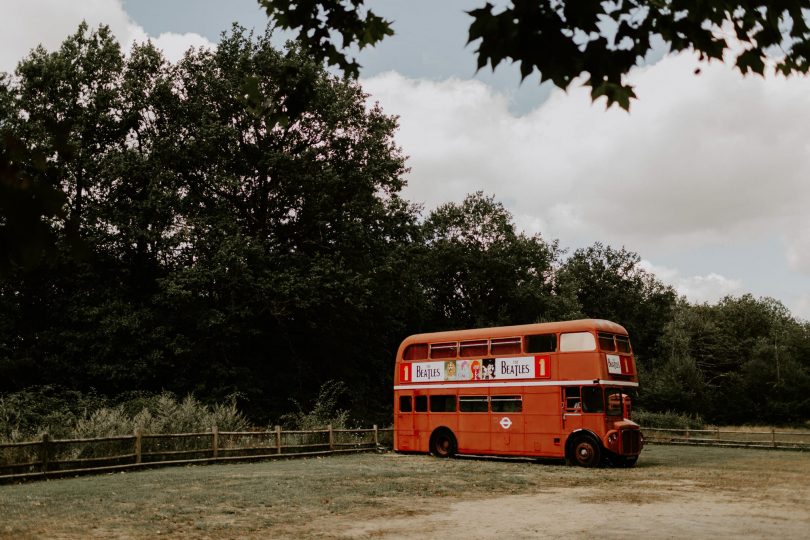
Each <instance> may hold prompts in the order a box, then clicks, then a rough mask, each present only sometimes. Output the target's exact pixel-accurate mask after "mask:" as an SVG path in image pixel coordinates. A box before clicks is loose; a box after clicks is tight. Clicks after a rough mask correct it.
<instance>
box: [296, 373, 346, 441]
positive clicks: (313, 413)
mask: <svg viewBox="0 0 810 540" xmlns="http://www.w3.org/2000/svg"><path fill="white" fill-rule="evenodd" d="M348 391H349V389H348V387H347V386H346V385H345V384H344V383H343V382H342V381H326V382H325V383H323V385H321V388H320V390H319V391H318V397H316V398H315V401H314V403H313V404H312V407H311V408H310V410H309V411H305V410H304V408H303V407H302V406H301V404H300V403H299V402H298V401H296V400H295V399H293V400H292V402H293V404H294V405H295V407H296V409H298V410H297V411H295V412H292V413H288V414H285V415H283V416H282V417H281V423H282V424H283V425H285V426H286V427H289V428H290V429H300V430H313V429H323V428H325V427H326V426H329V425H331V426H332V428H333V429H345V428H347V427H348V425H347V424H348V420H349V412H348V411H347V410H345V409H341V408H340V402H341V400H343V399H345V398H346V397H347V395H348Z"/></svg>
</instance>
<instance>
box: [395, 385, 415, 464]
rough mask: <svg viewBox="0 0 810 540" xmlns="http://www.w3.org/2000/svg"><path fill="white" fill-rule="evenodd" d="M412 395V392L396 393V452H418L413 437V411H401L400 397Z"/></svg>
mask: <svg viewBox="0 0 810 540" xmlns="http://www.w3.org/2000/svg"><path fill="white" fill-rule="evenodd" d="M407 395H410V392H395V393H394V410H395V411H396V412H395V413H394V450H397V451H406V452H407V451H410V450H416V447H415V446H416V442H415V440H414V436H413V411H411V412H400V411H399V397H400V396H407Z"/></svg>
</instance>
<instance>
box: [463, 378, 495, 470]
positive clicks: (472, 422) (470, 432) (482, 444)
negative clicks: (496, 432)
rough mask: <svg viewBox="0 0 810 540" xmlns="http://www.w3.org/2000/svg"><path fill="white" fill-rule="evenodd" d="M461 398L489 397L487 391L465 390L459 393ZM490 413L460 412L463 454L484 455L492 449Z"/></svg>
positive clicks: (477, 389) (478, 389)
mask: <svg viewBox="0 0 810 540" xmlns="http://www.w3.org/2000/svg"><path fill="white" fill-rule="evenodd" d="M458 395H459V397H461V396H465V395H466V396H479V397H484V398H485V399H486V398H487V397H488V396H487V392H486V390H484V391H482V390H481V389H480V388H464V389H460V390H459V392H458ZM489 431H490V430H489V412H487V411H486V410H484V411H483V412H460V413H459V415H458V433H456V437H457V438H458V451H459V453H461V454H483V453H486V451H487V450H488V449H489V447H490V434H489Z"/></svg>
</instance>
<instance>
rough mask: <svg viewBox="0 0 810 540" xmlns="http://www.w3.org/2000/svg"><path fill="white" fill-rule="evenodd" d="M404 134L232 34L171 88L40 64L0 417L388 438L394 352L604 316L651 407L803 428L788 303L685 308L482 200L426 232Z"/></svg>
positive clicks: (648, 281) (612, 257)
mask: <svg viewBox="0 0 810 540" xmlns="http://www.w3.org/2000/svg"><path fill="white" fill-rule="evenodd" d="M395 129H396V121H395V119H394V118H391V117H389V116H386V115H385V114H384V113H383V111H382V110H380V109H379V107H377V106H372V105H370V104H368V103H367V102H366V96H365V95H364V94H363V92H362V89H361V88H360V87H359V86H358V85H357V84H356V83H353V82H349V81H345V80H340V79H338V78H335V77H331V76H329V75H327V74H326V72H325V71H324V70H323V69H322V67H320V66H319V65H318V64H317V63H314V62H313V61H311V60H310V59H309V57H308V55H307V54H305V53H303V52H301V51H300V50H299V49H297V48H296V47H295V46H292V47H291V48H290V49H289V50H286V51H277V50H275V49H273V48H272V47H271V45H270V40H269V35H263V36H252V35H250V34H246V33H245V32H244V31H243V30H241V29H239V28H235V29H234V30H233V32H232V33H230V34H228V35H226V36H224V38H223V39H222V41H221V42H220V44H219V45H218V47H217V48H216V50H212V51H208V50H191V51H189V52H188V53H187V54H186V56H185V57H184V58H183V59H182V60H181V61H180V62H178V63H177V64H174V65H172V64H169V63H167V62H166V61H165V60H164V59H163V57H162V56H161V54H160V52H159V51H157V50H156V49H155V48H154V47H153V46H152V45H151V44H149V43H147V44H142V45H138V46H136V47H135V48H134V49H133V50H132V51H131V53H130V54H129V55H124V54H123V53H122V51H121V49H120V46H119V45H118V44H117V43H116V42H115V40H114V39H113V38H112V36H111V35H110V32H109V30H108V29H107V28H104V27H102V28H100V29H99V30H97V31H91V30H89V29H88V28H87V27H86V26H82V27H80V28H79V30H78V31H77V33H76V34H75V35H73V36H72V37H70V38H69V39H68V40H66V41H65V42H64V44H63V45H62V47H61V48H60V49H59V50H58V51H55V52H47V51H45V50H43V49H37V50H36V51H34V52H33V53H32V54H31V55H30V56H29V57H27V58H25V59H24V60H23V61H22V62H21V63H20V64H19V66H18V69H17V70H16V73H15V74H13V75H9V76H6V77H5V78H3V79H2V81H0V132H1V133H0V134H2V141H3V142H2V146H0V150H2V155H0V157H2V162H0V166H2V167H0V172H2V176H1V177H0V179H1V180H2V183H1V184H0V187H2V189H3V190H4V191H3V195H4V199H3V201H4V204H3V206H2V210H3V214H2V217H1V218H0V240H2V242H3V244H2V245H3V261H2V265H0V269H1V270H2V272H1V273H0V392H14V391H19V390H21V389H25V388H29V387H33V386H37V385H54V384H58V385H62V386H64V387H67V388H69V389H71V390H75V391H81V392H90V391H95V392H99V393H101V394H104V395H117V394H121V393H125V392H131V391H143V392H159V391H161V390H171V391H173V392H176V393H178V394H184V393H187V392H193V393H194V394H195V395H197V396H199V397H201V398H203V399H206V400H222V399H223V398H225V397H226V396H233V395H237V396H239V397H240V405H241V406H242V408H243V409H244V410H245V411H246V412H247V413H248V414H249V415H250V417H251V418H252V419H253V420H254V421H256V422H265V421H267V420H268V419H270V420H272V419H276V418H278V417H279V416H280V415H281V414H283V413H286V412H289V410H290V408H291V401H290V400H291V399H295V400H298V401H302V402H305V401H306V400H307V398H308V397H309V396H312V395H315V394H316V393H317V390H318V388H320V387H321V385H322V384H323V383H324V382H326V381H330V380H332V381H343V382H344V383H345V384H346V385H347V387H348V388H349V389H350V392H349V396H348V398H349V400H350V403H348V405H350V406H351V407H352V410H353V414H354V416H355V417H357V418H359V419H362V420H366V421H377V422H378V423H386V422H388V421H390V412H391V411H390V402H391V399H390V394H391V378H392V372H393V357H394V354H395V352H396V348H397V346H398V344H399V342H400V341H401V340H402V339H403V338H404V337H405V336H407V335H409V334H411V333H415V332H424V331H434V330H443V329H451V328H465V327H475V326H489V325H501V324H520V323H530V322H535V321H547V320H562V319H571V318H580V317H597V318H607V319H611V320H615V321H617V322H619V323H621V324H623V325H625V326H626V327H627V328H628V330H629V331H630V333H631V338H632V339H633V342H634V346H635V350H636V353H637V356H638V363H639V366H640V369H641V370H642V376H643V378H642V393H641V395H640V400H641V405H643V406H645V407H647V408H650V409H652V410H675V411H681V412H688V413H693V414H701V415H703V416H704V417H706V418H707V419H710V420H718V421H720V420H722V421H750V420H769V421H783V420H790V421H794V420H800V419H805V418H807V417H808V416H810V401H808V399H809V398H808V397H807V396H809V395H810V392H809V391H810V328H808V325H807V324H806V323H801V322H799V321H796V320H795V319H794V318H793V317H791V315H790V314H789V313H788V312H787V311H786V310H785V308H784V307H783V306H781V304H779V303H777V302H775V301H772V300H768V299H764V300H755V299H753V298H751V297H748V296H745V297H742V298H736V299H735V298H728V299H726V300H724V301H723V302H721V303H720V304H718V305H716V306H708V305H697V306H696V305H690V304H688V303H686V302H685V301H683V300H679V299H678V298H677V295H676V294H675V292H674V291H673V290H672V289H671V288H669V287H667V286H665V285H663V284H662V283H661V282H660V281H659V280H658V279H657V278H656V277H655V276H654V275H652V274H650V273H649V272H646V271H644V270H643V269H642V268H641V267H640V265H639V262H640V258H639V256H638V255H637V254H635V253H633V252H630V251H628V250H626V249H624V248H622V249H615V248H612V247H609V246H604V245H601V244H595V245H594V246H591V247H589V248H585V249H579V250H576V251H574V252H573V253H568V252H567V251H566V250H564V249H563V248H561V247H560V246H559V245H558V244H557V242H553V241H547V240H545V239H544V238H542V237H541V236H539V235H535V236H528V235H526V234H524V233H522V232H520V231H518V230H517V229H516V227H515V224H514V221H513V219H512V216H511V215H510V214H509V213H508V211H506V209H505V208H504V207H503V206H502V205H501V204H500V203H498V202H497V201H496V200H495V199H494V198H493V197H488V196H485V195H483V194H481V193H477V194H472V195H470V196H468V197H467V198H466V199H465V200H464V201H461V202H458V203H450V204H446V205H444V206H441V207H439V208H437V209H435V210H433V211H431V212H429V213H428V214H427V215H422V213H421V212H420V210H419V208H417V207H415V206H414V205H412V204H410V203H409V202H408V201H406V200H404V199H403V198H402V197H401V196H400V191H401V189H402V188H403V186H404V180H403V176H404V173H405V171H406V169H405V158H404V156H403V154H402V152H401V150H400V149H399V148H398V147H397V146H396V144H395V142H394V134H395ZM437 181H441V179H437ZM6 195H10V197H9V198H6ZM11 195H13V198H12V197H11ZM38 197H39V198H40V199H42V198H43V197H44V198H46V199H47V200H48V201H50V203H49V205H45V206H39V208H40V209H41V211H38V213H36V215H34V217H33V218H32V217H31V215H32V214H31V213H27V214H26V213H25V212H23V213H22V214H21V215H23V216H25V219H22V218H20V217H19V215H16V214H15V213H14V210H15V209H16V208H18V207H20V206H24V204H25V203H26V201H30V200H39V199H37V198H38ZM10 201H11V202H10ZM13 201H16V204H15V203H14V202H13Z"/></svg>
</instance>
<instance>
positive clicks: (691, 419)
mask: <svg viewBox="0 0 810 540" xmlns="http://www.w3.org/2000/svg"><path fill="white" fill-rule="evenodd" d="M633 421H634V422H635V423H637V424H638V425H640V426H641V427H642V428H658V429H703V428H704V423H703V419H702V418H701V417H700V415H694V416H692V415H689V414H684V413H678V412H673V411H665V412H651V411H646V410H644V409H635V410H634V411H633Z"/></svg>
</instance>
